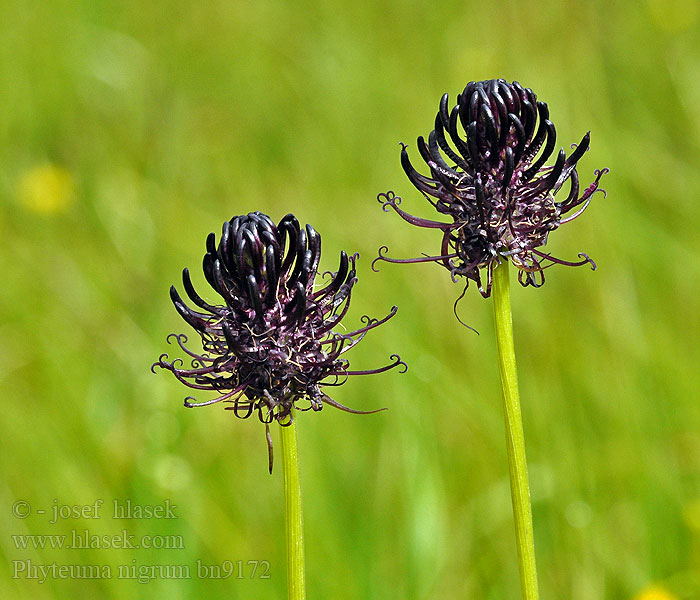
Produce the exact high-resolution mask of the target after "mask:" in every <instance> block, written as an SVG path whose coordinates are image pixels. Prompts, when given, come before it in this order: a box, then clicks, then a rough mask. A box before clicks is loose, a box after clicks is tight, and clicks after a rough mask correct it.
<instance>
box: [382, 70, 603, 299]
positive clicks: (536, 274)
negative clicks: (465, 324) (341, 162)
mask: <svg viewBox="0 0 700 600" xmlns="http://www.w3.org/2000/svg"><path fill="white" fill-rule="evenodd" d="M555 143H556V130H555V128H554V124H553V123H552V122H551V121H550V120H549V109H548V108H547V105H546V104H545V103H544V102H538V101H537V97H536V96H535V94H534V92H533V91H532V90H531V89H528V88H523V87H521V86H520V84H519V83H518V82H517V81H514V82H513V83H507V82H506V81H505V80H503V79H492V80H490V81H479V82H474V81H472V82H470V83H469V84H468V85H467V87H466V88H464V91H463V92H462V93H461V94H460V95H458V96H457V104H456V105H455V106H454V107H453V108H452V110H448V95H447V94H444V95H443V97H442V100H441V101H440V109H439V111H438V114H437V117H436V118H435V129H434V130H433V131H432V132H431V133H430V136H428V141H427V142H426V141H425V139H424V138H423V137H422V136H421V137H419V138H418V151H419V152H420V155H421V157H422V159H423V160H424V161H425V162H426V163H427V165H428V168H429V169H430V176H426V175H422V174H420V173H419V172H418V171H416V170H415V169H414V168H413V165H412V164H411V161H410V160H409V158H408V152H407V151H406V146H405V145H404V144H402V145H401V146H402V150H401V164H402V166H403V168H404V171H406V174H407V175H408V178H409V179H410V180H411V183H413V185H414V186H415V187H416V188H418V189H419V190H420V191H421V192H422V193H423V195H424V196H425V197H426V199H427V200H428V201H429V202H430V203H431V204H432V205H433V206H434V207H435V208H436V209H437V211H438V212H440V213H443V214H446V215H449V216H450V217H452V223H442V222H438V221H430V220H426V219H422V218H419V217H415V216H413V215H410V214H408V213H406V212H404V211H403V210H402V209H401V208H399V204H400V203H401V198H400V197H399V196H396V195H395V194H394V193H393V192H387V193H385V194H379V196H378V200H379V201H380V202H381V203H382V205H383V207H384V210H385V211H386V210H388V209H389V208H392V209H393V210H395V211H396V212H397V213H398V214H399V215H400V216H401V217H402V218H403V219H404V220H406V221H408V222H409V223H411V224H412V225H417V226H419V227H427V228H434V229H440V230H441V231H442V233H443V238H442V247H441V250H440V254H439V255H438V256H427V255H426V256H423V257H419V258H412V259H394V258H389V257H387V256H385V253H386V252H387V251H388V248H387V247H386V246H382V247H381V248H380V249H379V256H378V257H377V258H376V259H375V260H374V261H373V263H372V268H373V269H374V268H375V267H374V265H375V263H376V262H377V261H386V262H394V263H415V262H438V263H440V264H442V265H443V266H445V267H446V268H447V269H449V271H450V272H451V274H452V278H453V280H455V281H456V280H457V277H458V276H460V275H461V276H463V277H465V278H466V280H467V285H468V284H469V280H472V281H474V282H475V283H476V285H477V286H478V288H479V291H480V292H481V294H482V295H483V296H484V297H488V296H489V295H490V294H491V283H492V273H493V269H494V267H495V266H496V265H497V264H498V263H499V262H500V261H501V260H508V259H510V261H511V262H512V263H513V264H514V265H515V266H516V267H517V268H518V280H519V281H520V283H521V284H522V285H523V286H527V285H532V286H534V287H540V286H541V285H542V284H543V283H544V269H546V268H547V267H549V266H551V265H552V264H554V263H558V264H563V265H570V266H580V265H584V264H586V263H589V264H590V265H591V267H592V268H593V269H594V270H595V268H596V266H595V263H594V262H593V260H591V259H590V258H589V257H588V256H587V255H586V254H583V253H580V254H579V258H581V259H582V260H580V261H577V262H570V261H566V260H561V259H558V258H555V257H553V256H552V255H551V254H549V253H545V252H543V251H542V250H540V247H542V246H544V245H545V244H546V243H547V238H548V236H549V232H550V231H554V230H555V229H556V228H557V227H559V225H561V224H563V223H567V222H568V221H571V220H573V219H575V218H576V217H577V216H578V215H580V214H581V213H582V212H583V211H584V210H585V209H586V207H587V206H588V204H589V203H590V199H591V196H592V195H593V193H594V192H595V191H600V192H603V194H605V191H604V190H602V189H599V188H598V182H599V181H600V178H601V177H602V176H603V175H604V174H605V173H607V172H608V169H602V170H596V171H594V174H595V176H596V177H595V180H594V181H593V183H591V184H590V185H589V186H588V187H587V188H586V189H585V190H584V191H583V193H582V194H580V195H579V178H578V173H577V172H576V163H577V162H578V160H579V159H580V158H581V156H583V154H584V152H586V150H588V146H589V143H590V132H588V133H587V134H586V135H584V136H583V139H582V140H581V142H580V143H579V144H578V145H577V146H576V145H572V148H574V150H573V152H571V154H569V156H568V157H567V155H566V152H565V151H564V149H561V150H560V151H559V153H558V155H557V158H556V160H555V162H554V165H553V166H544V164H545V162H546V161H547V160H548V159H549V157H550V156H551V155H552V152H553V150H554V147H555ZM567 180H568V181H569V185H570V191H569V194H568V195H567V197H566V199H565V200H563V201H561V202H556V201H555V199H554V196H555V195H556V194H557V192H558V191H559V190H560V189H561V187H562V186H563V185H564V183H565V182H566V181H567ZM433 198H434V199H435V200H433ZM574 209H577V210H576V211H575V212H573V213H571V211H573V210H574ZM570 213H571V214H570ZM375 270H376V269H375ZM482 270H486V273H487V281H486V286H485V287H484V286H483V285H482ZM465 289H466V288H465Z"/></svg>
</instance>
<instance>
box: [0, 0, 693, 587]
mask: <svg viewBox="0 0 700 600" xmlns="http://www.w3.org/2000/svg"><path fill="white" fill-rule="evenodd" d="M12 4H14V5H12ZM662 4H663V7H662V8H661V6H662ZM0 23H2V25H0V80H1V81H2V83H3V89H4V93H3V94H2V101H1V102H0V164H2V169H0V194H1V195H2V204H1V207H0V236H1V239H2V253H0V267H1V268H2V272H3V273H4V281H3V286H2V288H3V291H2V294H0V315H1V320H0V359H2V365H3V367H4V368H3V371H2V386H3V388H2V389H3V392H4V397H5V399H6V407H5V411H4V416H3V419H2V421H1V424H0V439H2V441H3V452H2V454H1V455H0V456H1V458H0V468H1V469H2V473H3V479H2V483H1V484H0V497H1V498H2V505H3V507H4V508H3V510H2V511H0V523H2V529H3V532H4V533H3V536H2V538H1V542H0V551H1V552H2V555H3V559H4V560H3V564H2V567H0V568H1V569H2V572H3V577H2V578H0V595H2V597H4V598H22V597H27V596H28V595H31V596H32V597H36V598H52V597H66V596H75V595H81V596H82V595H86V594H87V595H100V596H102V597H112V598H133V597H141V596H144V597H145V596H148V597H166V596H167V597H169V598H179V597H182V598H185V597H193V596H197V595H206V596H207V597H210V598H220V597H221V598H222V597H224V596H225V597H228V598H230V597H239V598H260V599H265V598H278V597H281V596H282V595H283V590H284V585H285V582H284V575H283V573H284V556H283V546H282V544H281V543H280V533H281V531H282V526H283V523H282V519H283V517H282V504H281V500H282V498H281V480H280V474H279V473H275V475H274V476H273V477H268V476H267V475H266V471H265V461H266V454H265V444H264V438H263V435H264V434H263V429H262V428H261V427H260V425H259V424H257V423H254V422H252V421H250V422H240V421H236V420H234V419H232V418H230V415H228V414H225V413H224V412H223V411H221V410H217V409H216V408H211V409H209V410H207V409H200V410H196V411H186V410H184V409H183V408H182V407H181V398H182V397H183V396H184V390H183V389H181V387H179V386H178V385H177V383H176V382H175V381H173V380H170V379H168V378H167V377H166V376H165V375H161V376H158V377H156V376H154V375H151V373H150V372H149V371H148V366H149V365H150V364H151V362H152V361H153V360H155V358H156V357H157V356H158V354H160V352H163V351H166V350H169V349H170V348H169V347H168V346H167V345H166V344H165V335H166V334H167V333H169V332H171V331H183V330H184V324H183V323H182V322H181V321H180V319H179V317H178V316H177V314H176V313H175V311H174V310H173V308H172V306H171V305H170V302H169V299H168V296H167V290H168V286H169V285H170V284H171V283H173V282H176V281H177V280H178V278H179V276H180V271H181V269H182V267H184V266H190V267H191V268H193V270H195V271H196V267H197V265H198V264H199V262H200V260H201V256H202V253H203V250H204V239H205V236H206V234H207V233H208V232H209V231H218V228H219V227H220V224H221V222H223V220H224V219H227V218H230V217H231V216H232V215H233V214H238V213H243V212H247V211H249V210H255V209H260V210H264V211H265V212H268V213H269V214H270V215H271V216H272V217H273V218H274V219H279V218H280V217H281V216H283V215H284V214H285V213H286V212H289V211H293V212H295V213H296V214H297V215H298V216H299V218H300V220H301V221H302V222H309V223H313V225H314V226H315V227H316V228H317V229H318V230H319V231H320V232H321V233H322V235H323V243H324V257H325V258H324V260H323V262H324V265H325V268H329V269H330V268H334V267H335V265H336V264H337V255H338V253H339V252H340V250H341V249H347V250H349V251H355V250H357V251H359V252H360V253H361V259H360V262H359V263H358V267H359V276H360V281H359V283H358V287H357V288H356V290H357V292H356V294H355V296H354V297H353V309H352V310H351V314H350V315H349V321H350V322H353V320H354V321H355V322H359V317H360V316H361V315H362V314H371V315H372V316H380V315H383V314H385V313H386V311H388V310H389V308H390V307H391V306H392V305H393V304H399V306H400V309H399V314H398V315H397V317H396V318H395V319H394V320H393V321H392V322H391V323H390V324H388V325H386V326H385V327H382V328H381V329H379V330H377V331H376V332H373V335H372V336H371V337H368V338H367V339H366V340H365V341H364V342H363V343H362V345H361V346H360V348H363V349H361V350H360V349H359V348H358V349H356V350H355V355H354V357H351V358H352V360H353V364H354V365H357V366H358V368H363V367H372V366H374V365H379V364H382V363H383V361H385V360H386V358H387V357H388V355H389V354H391V353H392V352H395V351H398V352H399V353H401V355H402V358H404V360H406V361H407V362H408V363H409V365H410V367H411V370H410V371H409V372H408V373H407V374H406V375H404V376H398V375H397V374H395V373H390V374H388V375H386V376H378V377H376V378H363V379H360V378H358V379H355V380H353V381H352V382H350V383H348V384H347V385H346V386H344V387H342V388H339V389H338V390H337V393H336V398H337V399H338V400H339V401H341V402H343V403H344V404H347V405H350V406H353V407H357V408H373V407H377V406H388V407H389V409H390V410H389V411H388V412H386V413H381V414H378V415H372V416H367V417H356V416H351V415H347V414H345V413H340V412H337V411H332V410H330V409H328V410H324V411H323V413H322V414H320V415H313V416H310V417H309V418H304V419H303V420H302V421H301V423H300V436H301V452H302V477H303V484H304V493H305V503H306V507H305V510H306V529H307V539H308V553H309V555H308V559H307V562H308V567H309V595H310V597H317V598H421V599H422V598H445V597H449V598H458V597H464V598H484V599H488V600H498V599H501V598H504V599H505V598H513V597H515V596H516V595H517V591H516V590H517V573H516V570H515V569H516V566H515V560H514V542H513V533H512V523H511V520H510V505H509V500H508V488H507V485H508V484H507V479H506V476H507V468H506V462H505V449H504V448H503V440H502V438H503V431H502V424H501V420H502V417H501V406H500V397H499V395H498V385H497V372H496V367H495V361H494V351H495V348H494V342H493V339H492V333H491V307H490V306H488V302H484V301H482V300H481V299H480V298H479V297H478V294H476V293H471V294H468V296H467V297H466V298H465V300H464V301H463V302H462V303H461V304H460V307H459V311H460V315H461V316H462V318H463V319H465V320H466V321H467V322H468V323H469V324H471V325H473V326H475V327H476V328H477V329H479V330H480V331H481V336H480V337H477V336H475V335H474V334H472V333H471V332H469V331H467V330H465V329H464V328H462V327H461V326H459V325H458V324H457V323H456V321H455V319H454V317H453V315H452V312H451V305H452V301H453V300H454V298H456V297H457V295H458V294H459V292H460V291H461V290H460V288H459V286H456V285H453V284H452V283H451V282H450V281H449V277H448V275H447V273H445V272H443V271H441V270H440V269H438V268H431V266H429V265H417V266H412V267H408V266H406V267H401V266H398V265H383V266H382V270H381V273H380V274H373V273H371V271H370V269H369V264H370V261H371V259H372V258H373V257H374V256H375V252H376V249H377V247H378V246H379V245H381V244H383V243H386V244H387V245H388V246H389V247H390V249H391V252H392V255H394V256H408V255H416V254H417V253H419V252H421V251H427V252H433V251H434V250H435V249H436V248H437V243H438V242H437V240H436V239H435V238H434V236H431V235H430V232H423V231H419V230H416V229H413V228H410V227H408V226H404V225H403V224H401V223H399V219H398V218H396V217H395V216H392V215H388V214H384V213H382V212H381V209H380V207H379V205H378V203H377V202H376V201H375V199H374V198H375V196H376V194H377V193H378V192H381V191H386V190H387V189H393V190H395V191H396V192H397V193H398V194H400V195H402V196H403V197H404V203H405V204H404V206H406V207H407V208H409V209H411V210H415V212H420V211H424V212H423V214H429V211H428V210H427V208H428V207H424V206H423V205H424V204H425V203H424V201H423V200H422V198H421V197H420V194H418V193H417V192H416V191H415V190H412V189H411V186H410V185H409V183H408V181H407V180H406V179H405V176H404V175H403V173H402V171H401V168H400V165H399V160H398V158H399V156H398V155H399V146H398V142H399V141H404V142H407V143H409V144H411V148H412V149H413V148H414V140H415V137H416V136H417V135H421V134H422V135H425V134H427V133H428V132H429V130H430V127H431V124H432V120H433V118H434V113H435V111H436V109H437V103H438V100H439V97H440V95H441V94H442V93H443V92H445V91H449V92H450V94H451V96H452V97H454V96H455V95H456V93H458V92H459V91H460V90H461V89H462V87H463V86H464V84H465V83H466V82H467V81H468V80H470V79H482V78H490V77H497V76H502V77H505V78H508V79H518V80H519V81H521V82H522V83H523V84H524V85H527V86H531V87H532V88H533V89H534V90H535V91H536V92H537V93H538V95H539V96H540V97H541V98H542V99H543V100H545V101H547V102H548V103H549V105H550V109H551V113H552V118H553V120H554V122H555V123H556V125H557V130H558V134H559V143H560V144H561V145H563V146H567V145H568V144H569V143H572V142H577V141H578V140H579V139H580V137H581V135H582V134H583V133H585V131H587V130H588V129H591V130H592V148H591V151H590V152H588V153H587V155H586V157H585V158H584V159H583V160H582V161H581V167H580V169H579V173H580V175H581V178H582V182H583V181H587V180H588V179H591V178H592V171H593V169H595V168H600V167H604V166H608V167H610V168H611V169H612V172H611V174H610V175H607V176H606V177H605V178H604V184H603V187H605V188H606V189H607V190H608V199H607V200H605V199H603V198H602V197H601V196H597V197H596V198H595V201H594V203H593V205H592V206H591V207H590V208H589V210H588V212H587V214H586V215H584V216H583V217H582V218H581V219H579V220H577V221H576V222H574V223H572V224H570V225H567V226H566V227H564V228H562V229H561V230H560V231H559V232H557V233H556V235H554V236H552V240H551V248H552V250H553V251H554V252H555V254H557V255H560V256H562V257H567V256H568V257H574V256H575V255H576V253H577V252H578V251H581V250H583V251H587V252H589V253H590V254H591V256H592V257H594V258H595V259H596V261H597V262H598V265H599V269H598V271H597V272H596V273H591V272H590V271H589V270H587V269H585V268H584V269H579V270H575V269H566V268H559V269H552V270H550V271H548V272H547V275H548V283H547V285H546V286H545V287H544V288H542V289H541V290H531V289H528V290H520V289H517V288H516V289H515V290H514V311H515V324H516V325H515V327H516V344H517V350H518V353H519V355H518V360H519V363H520V369H521V374H520V379H521V386H522V396H523V410H524V417H525V429H526V440H527V444H528V457H529V459H530V461H531V463H532V466H531V471H532V479H533V483H532V487H533V490H532V493H533V502H534V512H535V515H534V516H535V532H536V543H537V549H538V565H539V568H540V579H541V586H542V596H543V598H571V599H572V600H589V599H590V600H593V599H598V598H620V599H628V598H636V599H638V598H644V600H648V599H649V598H664V596H663V593H664V592H653V590H655V589H656V590H659V589H660V590H664V591H665V592H667V594H672V595H673V596H671V597H677V598H678V599H679V600H690V599H693V598H697V597H700V569H699V567H698V565H700V526H699V525H698V518H697V512H698V510H697V506H698V502H700V413H699V412H698V399H699V397H698V396H699V395H698V391H697V390H698V386H699V385H700V376H699V375H698V367H697V365H698V364H699V363H700V350H698V343H697V342H698V331H699V330H700V317H699V314H700V313H699V310H698V309H699V308H700V301H699V300H698V298H700V246H699V245H698V235H697V225H696V224H697V222H698V218H699V217H700V202H698V198H699V196H700V183H699V182H700V179H699V178H698V168H699V167H700V164H699V162H700V160H699V159H698V156H699V153H698V150H699V147H698V146H699V144H698V140H700V116H699V114H700V113H698V111H697V109H696V107H697V106H698V105H700V79H698V77H697V65H698V60H699V59H700V48H699V45H700V36H699V35H698V34H699V33H700V31H699V26H698V10H697V4H696V3H695V2H692V1H690V0H686V1H681V0H678V1H675V2H668V3H659V2H657V1H656V0H653V1H649V2H647V3H633V2H622V3H615V4H614V5H611V4H610V3H602V2H590V3H585V4H583V3H581V4H571V3H568V4H565V3H555V2H549V3H545V4H541V3H537V4H535V3H530V2H525V3H523V2H515V1H513V2H501V3H494V4H492V5H488V6H486V5H484V4H483V3H481V4H476V3H467V4H465V3H459V2H446V3H444V4H442V5H441V6H440V7H439V8H438V7H435V6H432V5H429V4H427V3H405V2H389V1H384V2H372V3H369V2H367V3H360V4H359V5H358V4H356V5H353V6H352V7H350V6H349V5H344V4H341V3H337V2H336V3H333V2H329V3H325V2H308V3H301V2H290V3H286V2H279V1H272V0H270V1H267V2H258V3H255V4H252V3H242V2H234V3H229V2H214V1H207V2H200V3H184V2H176V3H161V2H152V3H146V4H143V3H136V2H121V3H113V2H101V3H83V2H77V1H72V2H68V1H63V2H61V1H58V0H56V1H52V2H44V3H40V2H28V3H24V4H22V5H18V4H17V3H10V4H3V5H0ZM46 165H51V168H52V169H55V171H53V172H54V174H57V173H59V174H61V175H60V176H59V177H58V179H56V177H55V176H54V177H53V179H51V178H50V177H49V178H48V179H46V177H44V179H43V182H44V183H41V182H40V183H39V184H37V183H36V181H37V179H36V173H37V172H38V171H37V169H43V168H45V167H46ZM39 172H40V171H39ZM32 174H34V179H33V180H32ZM39 179H40V180H41V178H39ZM28 180H29V181H34V183H33V184H32V185H31V186H28V185H27V184H26V182H27V181H28ZM47 181H48V183H47ZM51 181H53V182H54V183H51ZM56 181H64V182H65V181H70V182H71V185H70V194H69V195H65V196H60V195H59V196H53V198H54V200H53V201H52V200H51V198H52V196H51V194H52V191H51V190H54V192H55V190H56V189H58V188H57V187H56V185H57V184H56ZM23 182H25V183H23ZM36 185H39V186H41V185H43V186H45V187H46V193H45V194H43V195H42V194H40V193H37V192H35V191H33V190H35V189H36ZM60 185H64V184H60ZM59 187H60V186H59ZM64 189H68V188H64ZM21 190H25V192H22V191H21ZM26 190H30V191H31V193H29V192H27V191H26ZM71 194H72V196H71ZM71 197H72V200H70V201H68V200H67V199H68V198H71ZM27 198H35V199H36V198H40V199H41V198H43V199H44V200H45V202H48V203H49V204H48V206H49V207H55V208H56V210H54V209H52V210H43V211H37V210H35V209H33V208H32V207H36V206H37V205H36V204H35V203H34V204H33V203H32V202H28V201H27ZM56 198H63V200H60V201H58V200H56ZM52 202H53V203H52ZM39 206H47V205H46V204H44V205H41V204H40V205H39ZM58 208H60V210H58ZM202 280H203V277H201V276H198V277H197V278H196V281H195V284H196V283H197V282H200V283H201V282H202ZM96 498H104V499H105V501H106V503H107V504H109V503H110V502H111V500H112V499H114V498H131V499H132V500H133V502H136V503H141V504H153V503H158V502H161V501H162V500H163V499H165V498H169V499H171V501H172V502H173V504H176V505H178V507H179V509H178V515H179V519H178V520H177V521H175V522H173V521H168V522H166V521H147V522H146V521H142V522H139V521H133V522H130V523H128V529H129V532H130V533H135V534H165V533H171V534H180V535H182V536H183V537H184V539H185V542H186V548H185V550H181V551H175V550H168V551H165V550H161V551H152V552H149V551H145V550H139V551H126V550H124V551H121V550H119V551H117V550H92V551H90V550H86V551H75V550H74V551H65V550H64V551H58V550H43V551H32V552H30V551H19V550H16V549H15V548H14V547H13V545H12V540H11V538H10V537H9V536H10V534H21V533H61V532H67V531H70V529H71V528H77V529H79V530H81V529H82V528H84V527H91V528H94V529H95V532H96V533H101V534H102V533H105V534H112V533H118V532H119V531H120V530H121V529H122V526H121V525H120V524H119V523H118V522H113V521H112V520H111V519H107V518H105V519H102V520H100V521H95V522H92V523H86V522H85V521H84V520H76V521H67V522H63V523H58V524H56V525H49V524H48V522H47V521H43V520H42V519H41V517H39V516H38V515H36V514H35V515H32V516H31V517H30V518H28V519H26V520H17V519H14V518H13V517H12V516H11V513H10V506H11V504H12V503H13V502H14V501H15V500H16V499H25V500H28V501H29V502H31V503H32V504H33V505H35V507H37V508H38V507H44V508H50V507H51V506H52V505H53V502H54V499H57V500H58V502H60V503H67V504H91V503H93V502H94V500H95V499H96ZM117 525H119V527H117ZM25 558H31V560H32V561H33V562H34V563H36V564H45V563H48V564H50V563H52V562H54V561H55V562H57V563H58V564H110V565H112V566H113V567H114V568H115V569H116V566H117V565H120V564H132V562H131V561H132V560H135V561H136V563H137V564H188V565H190V566H194V565H195V564H196V561H197V560H198V559H199V560H201V561H203V562H204V563H207V564H216V563H218V564H221V563H222V561H224V560H232V561H236V560H243V561H247V560H251V559H258V560H262V559H264V560H269V561H270V563H271V575H272V578H271V579H270V580H253V581H251V580H247V579H246V580H234V579H228V580H218V581H217V580H213V579H198V578H197V577H196V576H195V577H193V578H192V579H190V580H171V581H167V580H165V581H161V580H154V581H152V582H151V583H149V584H147V585H140V584H138V583H135V582H132V581H125V580H118V579H116V578H114V579H109V580H73V581H71V580H59V581H52V580H50V581H48V582H47V583H45V584H38V583H37V582H36V581H26V580H22V579H12V561H14V560H23V559H25ZM649 589H651V590H652V592H648V590H649ZM645 590H647V591H646V592H645ZM652 593H656V596H654V595H652ZM645 594H646V596H645Z"/></svg>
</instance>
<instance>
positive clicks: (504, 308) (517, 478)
mask: <svg viewBox="0 0 700 600" xmlns="http://www.w3.org/2000/svg"><path fill="white" fill-rule="evenodd" d="M493 314H494V320H495V328H496V342H497V345H498V367H499V371H500V374H501V387H502V388H503V408H504V412H505V424H506V446H507V448H508V469H509V471H510V493H511V498H512V501H513V517H514V519H515V538H516V544H517V547H518V563H519V567H520V588H521V590H522V596H523V600H538V599H539V592H538V590H537V569H536V566H535V540H534V534H533V528H532V507H531V504H530V485H529V483H528V477H527V461H526V459H525V436H524V434H523V420H522V416H521V414H520V394H519V393H518V371H517V367H516V363H515V346H514V344H513V319H512V316H511V308H510V280H509V277H508V261H504V262H503V263H502V264H500V265H499V266H497V267H496V268H495V269H494V272H493Z"/></svg>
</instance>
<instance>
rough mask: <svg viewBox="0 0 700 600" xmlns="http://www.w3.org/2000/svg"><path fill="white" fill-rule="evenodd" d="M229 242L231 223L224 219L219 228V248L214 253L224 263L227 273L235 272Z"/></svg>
mask: <svg viewBox="0 0 700 600" xmlns="http://www.w3.org/2000/svg"><path fill="white" fill-rule="evenodd" d="M230 242H231V223H229V222H228V221H224V224H223V226H222V228H221V239H220V240H219V248H218V250H217V253H216V255H217V256H218V257H219V260H220V261H221V262H222V263H223V264H224V266H225V267H226V270H227V271H228V272H229V273H235V270H234V269H235V267H234V261H233V260H232V259H233V256H232V254H231V253H230V252H229V247H230Z"/></svg>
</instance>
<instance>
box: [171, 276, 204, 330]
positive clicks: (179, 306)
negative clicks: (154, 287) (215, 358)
mask: <svg viewBox="0 0 700 600" xmlns="http://www.w3.org/2000/svg"><path fill="white" fill-rule="evenodd" d="M170 299H171V300H172V302H173V304H174V305H175V309H176V310H177V312H179V313H180V316H181V317H182V318H183V319H184V320H185V321H186V322H187V323H188V324H189V325H190V326H192V327H193V328H194V329H196V330H197V331H202V332H204V331H206V330H207V327H208V324H209V321H208V319H207V316H208V315H204V314H201V313H198V312H195V311H193V310H192V309H191V308H189V307H188V306H187V305H186V304H185V303H184V302H183V301H182V298H180V294H178V293H177V290H176V289H175V286H174V285H171V286H170Z"/></svg>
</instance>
